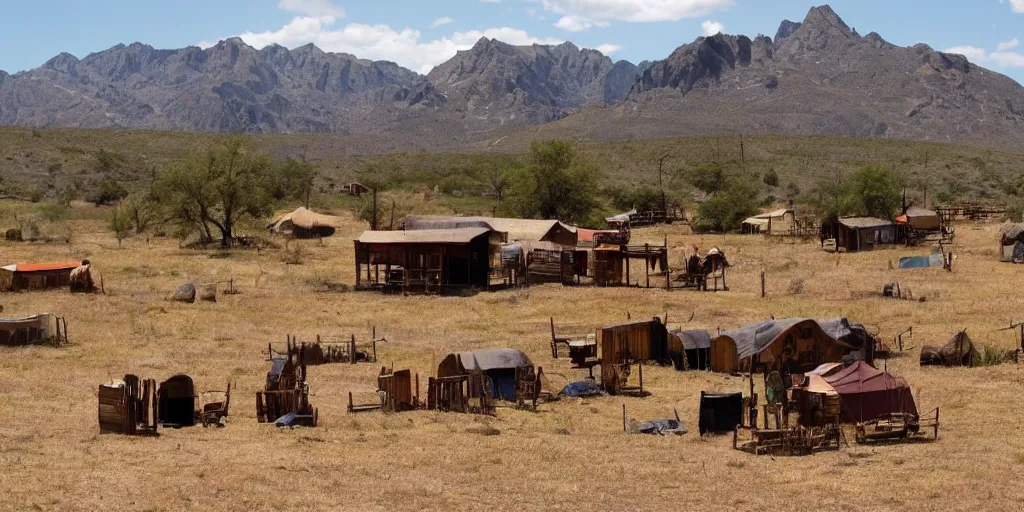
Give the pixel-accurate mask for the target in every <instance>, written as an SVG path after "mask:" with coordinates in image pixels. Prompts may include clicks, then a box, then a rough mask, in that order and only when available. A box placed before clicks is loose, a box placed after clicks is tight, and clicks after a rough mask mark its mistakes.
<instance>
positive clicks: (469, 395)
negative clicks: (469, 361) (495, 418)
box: [427, 371, 494, 414]
mask: <svg viewBox="0 0 1024 512" xmlns="http://www.w3.org/2000/svg"><path fill="white" fill-rule="evenodd" d="M491 393H492V391H491V389H490V385H489V381H488V380H487V379H486V378H485V377H484V374H483V372H481V371H476V372H473V373H472V374H469V375H454V376H451V377H430V378H429V379H427V409H429V410H432V411H446V412H462V413H473V414H494V401H493V400H492V399H491Z"/></svg>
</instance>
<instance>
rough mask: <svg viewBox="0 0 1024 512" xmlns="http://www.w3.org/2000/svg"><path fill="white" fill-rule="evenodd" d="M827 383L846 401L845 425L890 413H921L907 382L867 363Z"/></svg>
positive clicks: (862, 362) (859, 364)
mask: <svg viewBox="0 0 1024 512" xmlns="http://www.w3.org/2000/svg"><path fill="white" fill-rule="evenodd" d="M825 381H826V382H828V383H829V385H831V386H832V388H833V389H835V390H836V392H838V393H839V397H840V398H841V399H842V415H843V421H844V422H861V421H868V420H873V419H875V418H878V417H880V416H883V415H886V414H889V413H908V414H913V415H915V416H916V415H917V414H918V413H917V405H916V404H915V403H914V396H913V395H912V394H911V393H910V385H909V384H907V381H906V380H904V379H903V378H902V377H896V376H894V375H892V374H891V373H888V372H884V371H882V370H879V369H877V368H875V367H873V366H871V365H869V364H867V363H865V362H864V361H857V362H856V363H854V364H852V365H850V366H849V367H847V368H845V369H843V370H842V371H840V372H837V373H835V374H833V375H830V376H828V377H825Z"/></svg>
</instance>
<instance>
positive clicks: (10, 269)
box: [0, 262, 79, 292]
mask: <svg viewBox="0 0 1024 512" xmlns="http://www.w3.org/2000/svg"><path fill="white" fill-rule="evenodd" d="M78 266H79V264H78V262H67V263H36V264H17V265H6V266H3V267H0V291H11V292H18V291H25V290H46V289H52V288H64V287H70V285H71V271H73V270H75V269H76V268H78Z"/></svg>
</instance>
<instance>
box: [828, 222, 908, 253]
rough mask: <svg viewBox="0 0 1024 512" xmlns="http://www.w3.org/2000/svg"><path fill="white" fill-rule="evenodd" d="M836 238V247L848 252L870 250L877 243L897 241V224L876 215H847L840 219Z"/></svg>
mask: <svg viewBox="0 0 1024 512" xmlns="http://www.w3.org/2000/svg"><path fill="white" fill-rule="evenodd" d="M837 224H838V225H837V228H836V233H835V239H836V249H837V250H838V249H842V250H845V251H846V252H855V251H869V250H871V249H874V248H875V246H876V245H884V244H894V243H896V226H895V225H894V224H893V223H892V222H890V221H887V220H884V219H878V218H875V217H847V218H844V219H839V221H838V223H837Z"/></svg>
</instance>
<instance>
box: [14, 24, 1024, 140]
mask: <svg viewBox="0 0 1024 512" xmlns="http://www.w3.org/2000/svg"><path fill="white" fill-rule="evenodd" d="M0 125H24V126H70V127H88V128H96V127H124V128H143V129H158V130H182V131H215V132H248V133H271V132H316V133H340V134H357V133H361V134H385V133H386V134H391V135H399V136H403V137H404V136H415V137H425V138H428V139H429V140H431V141H436V144H437V145H452V144H460V143H465V142H469V141H475V140H488V139H491V140H494V141H497V140H500V139H501V137H502V136H503V135H505V134H509V133H515V132H516V131H517V130H518V131H521V130H522V129H524V128H528V130H527V132H529V133H537V132H538V130H539V131H542V132H547V133H550V134H552V135H556V136H570V137H576V138H615V137H623V136H675V135H698V134H716V133H723V132H726V133H779V134H800V135H842V136H863V137H895V138H913V139H936V140H963V139H967V140H977V141H986V142H989V143H993V142H996V143H1001V142H1008V141H1013V142H1020V141H1021V140H1024V135H1022V134H1024V88H1022V87H1021V86H1020V85H1019V84H1017V83H1016V82H1014V81H1013V80H1011V79H1009V78H1007V77H1005V76H1003V75H1000V74H998V73H994V72H992V71H989V70H986V69H984V68H981V67H978V66H976V65H974V64H971V63H969V62H968V61H967V59H966V58H965V57H963V56H959V55H951V54H946V53H942V52H939V51H935V50H933V49H931V48H929V47H928V46H926V45H923V44H919V45H915V46H912V47H900V46H895V45H892V44H890V43H888V42H887V41H885V40H884V39H883V38H882V37H881V36H880V35H878V34H876V33H870V34H868V35H866V36H860V35H859V34H858V33H857V32H856V31H855V30H853V29H851V28H850V27H848V26H847V25H846V23H844V22H843V20H842V19H840V18H839V16H838V15H836V13H835V12H834V11H833V10H832V9H831V8H829V7H828V6H822V7H815V8H813V9H811V10H810V12H809V13H808V14H807V16H806V17H805V19H804V20H803V21H802V22H799V23H796V22H792V21H788V20H787V21H783V22H782V24H781V25H780V26H779V29H778V31H777V33H776V34H775V37H774V38H769V37H767V36H763V35H758V36H756V37H754V38H753V39H751V38H750V37H747V36H743V35H739V36H733V35H724V34H718V35H715V36H711V37H701V38H698V39H697V40H696V41H694V42H692V43H689V44H685V45H683V46H680V47H679V48H677V49H676V50H675V51H674V52H672V54H671V55H669V56H668V57H667V58H666V59H664V60H660V61H654V62H644V63H641V64H640V65H634V64H632V63H629V62H626V61H619V62H613V61H612V60H611V59H610V58H609V57H607V56H605V55H603V54H601V53H600V52H598V51H596V50H589V49H580V48H578V47H576V46H575V45H573V44H572V43H564V44H560V45H557V46H545V45H533V46H512V45H508V44H505V43H502V42H500V41H496V40H491V39H486V38H485V39H481V40H480V41H479V42H478V43H477V44H476V45H475V46H473V47H472V48H471V49H469V50H466V51H460V52H458V54H457V55H455V56H454V57H453V58H451V59H450V60H448V61H447V62H445V63H443V64H441V65H439V66H437V67H436V68H434V69H433V70H432V71H431V72H430V73H428V74H427V75H426V76H423V75H420V74H417V73H415V72H412V71H410V70H408V69H405V68H402V67H401V66H398V65H397V64H394V63H391V62H383V61H369V60H364V59H359V58H357V57H355V56H352V55H347V54H338V53H326V52H323V51H321V50H320V49H318V48H317V47H315V46H313V45H306V46H302V47H299V48H295V49H291V50H289V49H286V48H283V47H281V46H276V45H274V46H268V47H265V48H262V49H259V50H257V49H255V48H253V47H251V46H248V45H246V44H245V43H244V42H243V41H241V40H240V39H228V40H225V41H221V42H219V43H218V44H216V45H214V46H212V47H210V48H207V49H201V48H198V47H188V48H184V49H179V50H158V49H154V48H152V47H150V46H148V45H144V44H140V43H135V44H132V45H129V46H124V45H118V46H115V47H113V48H110V49H108V50H105V51H102V52H99V53H94V54H91V55H89V56H87V57H85V58H83V59H78V58H76V57H74V56H72V55H69V54H61V55H58V56H56V57H54V58H53V59H51V60H49V61H48V62H46V63H45V64H43V65H42V66H41V67H39V68H36V69H33V70H30V71H25V72H21V73H17V74H14V75H9V74H7V73H4V72H0ZM529 127H538V128H529Z"/></svg>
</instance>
